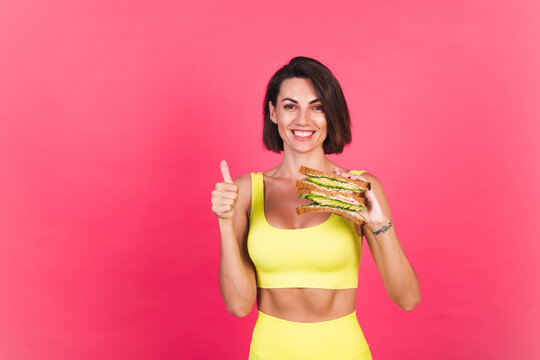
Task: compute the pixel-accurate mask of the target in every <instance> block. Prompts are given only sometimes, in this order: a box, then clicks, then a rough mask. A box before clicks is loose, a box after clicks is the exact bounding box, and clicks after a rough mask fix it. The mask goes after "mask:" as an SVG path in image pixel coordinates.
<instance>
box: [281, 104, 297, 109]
mask: <svg viewBox="0 0 540 360" xmlns="http://www.w3.org/2000/svg"><path fill="white" fill-rule="evenodd" d="M284 108H285V109H294V108H295V106H294V105H291V104H287V105H285V106H284Z"/></svg>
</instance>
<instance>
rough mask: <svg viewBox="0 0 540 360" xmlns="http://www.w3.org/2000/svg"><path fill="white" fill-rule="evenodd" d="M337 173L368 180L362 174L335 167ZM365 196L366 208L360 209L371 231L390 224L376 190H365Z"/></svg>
mask: <svg viewBox="0 0 540 360" xmlns="http://www.w3.org/2000/svg"><path fill="white" fill-rule="evenodd" d="M335 173H336V174H337V175H341V176H343V177H346V178H349V179H351V180H360V181H366V182H367V181H368V179H366V177H364V176H362V175H356V174H353V173H350V172H345V171H340V170H339V169H337V168H336V169H335ZM364 196H365V198H366V205H365V207H364V209H362V210H361V211H360V215H361V216H362V217H363V218H364V219H365V221H366V225H367V227H368V229H369V230H370V231H371V232H374V231H376V229H380V228H381V227H382V226H384V225H388V222H389V220H390V219H389V218H388V216H387V215H386V214H385V212H384V211H383V207H382V206H381V201H379V199H378V198H377V196H376V194H375V191H373V189H371V188H370V189H369V190H366V191H365V192H364Z"/></svg>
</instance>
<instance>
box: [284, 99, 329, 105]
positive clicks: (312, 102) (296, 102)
mask: <svg viewBox="0 0 540 360" xmlns="http://www.w3.org/2000/svg"><path fill="white" fill-rule="evenodd" d="M285 100H289V101H291V102H293V103H295V104H298V101H296V100H294V99H291V98H285V99H283V100H281V102H284V101H285ZM317 101H321V100H320V99H315V100H311V101H310V102H309V103H310V104H314V103H316V102H317Z"/></svg>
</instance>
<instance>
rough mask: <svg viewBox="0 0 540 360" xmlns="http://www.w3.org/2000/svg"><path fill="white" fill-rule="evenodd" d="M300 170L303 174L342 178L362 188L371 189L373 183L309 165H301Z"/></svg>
mask: <svg viewBox="0 0 540 360" xmlns="http://www.w3.org/2000/svg"><path fill="white" fill-rule="evenodd" d="M298 171H299V172H300V173H301V174H304V175H307V176H323V177H328V178H331V179H337V180H342V181H345V182H349V183H352V184H355V185H356V186H358V187H359V188H361V189H367V190H371V184H370V183H369V182H367V181H362V180H353V179H349V178H348V177H345V176H341V175H338V174H335V173H331V172H326V171H320V170H315V169H312V168H308V167H307V166H304V165H302V166H300V170H298Z"/></svg>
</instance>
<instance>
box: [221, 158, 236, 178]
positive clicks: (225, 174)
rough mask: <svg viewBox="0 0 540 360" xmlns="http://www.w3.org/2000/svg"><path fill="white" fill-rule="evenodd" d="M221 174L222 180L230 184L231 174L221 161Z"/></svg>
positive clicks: (225, 164) (223, 161) (224, 162)
mask: <svg viewBox="0 0 540 360" xmlns="http://www.w3.org/2000/svg"><path fill="white" fill-rule="evenodd" d="M220 167H221V174H223V180H224V181H225V182H226V183H230V184H232V183H233V181H232V179H231V173H230V172H229V167H228V166H227V162H226V161H225V160H221V164H220Z"/></svg>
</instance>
